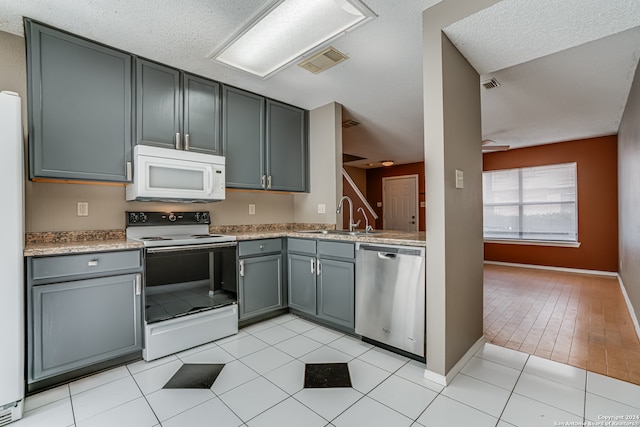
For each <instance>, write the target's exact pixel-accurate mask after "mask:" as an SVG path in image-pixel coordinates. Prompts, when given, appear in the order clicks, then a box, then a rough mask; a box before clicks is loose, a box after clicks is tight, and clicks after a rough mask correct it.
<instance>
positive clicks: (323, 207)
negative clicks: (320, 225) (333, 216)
mask: <svg viewBox="0 0 640 427" xmlns="http://www.w3.org/2000/svg"><path fill="white" fill-rule="evenodd" d="M318 213H319V214H323V213H327V205H325V204H324V203H318Z"/></svg>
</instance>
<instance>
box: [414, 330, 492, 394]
mask: <svg viewBox="0 0 640 427" xmlns="http://www.w3.org/2000/svg"><path fill="white" fill-rule="evenodd" d="M484 344H485V339H484V337H480V339H479V340H478V341H476V342H475V344H473V345H472V346H471V348H469V350H467V352H466V353H465V354H464V355H463V356H462V357H461V358H460V360H458V362H457V363H456V364H455V365H453V368H451V369H450V370H449V372H447V374H446V375H442V374H438V373H437V372H433V371H430V370H429V368H427V369H425V370H424V378H425V379H427V380H429V381H433V382H434V383H436V384H440V385H441V386H444V387H446V386H447V385H449V384H451V381H453V378H454V377H455V376H456V375H458V372H460V371H461V370H462V368H464V365H466V364H467V362H468V361H469V360H471V358H472V357H473V356H474V355H475V354H476V353H477V352H478V350H480V348H482V346H483V345H484Z"/></svg>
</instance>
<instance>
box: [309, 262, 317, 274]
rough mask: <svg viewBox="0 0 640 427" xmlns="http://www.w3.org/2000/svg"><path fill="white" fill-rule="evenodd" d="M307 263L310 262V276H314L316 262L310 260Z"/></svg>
mask: <svg viewBox="0 0 640 427" xmlns="http://www.w3.org/2000/svg"><path fill="white" fill-rule="evenodd" d="M309 261H311V274H312V275H313V274H316V260H315V259H313V258H311V259H310V260H309Z"/></svg>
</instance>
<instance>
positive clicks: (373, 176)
mask: <svg viewBox="0 0 640 427" xmlns="http://www.w3.org/2000/svg"><path fill="white" fill-rule="evenodd" d="M403 175H418V203H419V202H424V201H425V198H424V185H425V180H424V162H418V163H408V164H404V165H398V166H389V167H386V168H375V169H367V200H368V201H369V204H370V205H371V206H372V207H373V210H374V211H376V214H378V219H377V220H376V225H375V228H376V229H377V230H381V229H382V224H383V221H382V219H383V218H382V208H381V207H380V208H379V207H378V205H377V203H378V202H382V178H387V177H391V176H403ZM418 221H419V222H418V227H419V230H420V231H424V230H425V208H418Z"/></svg>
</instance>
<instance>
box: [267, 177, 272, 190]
mask: <svg viewBox="0 0 640 427" xmlns="http://www.w3.org/2000/svg"><path fill="white" fill-rule="evenodd" d="M267 190H271V175H269V177H268V178H267Z"/></svg>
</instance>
